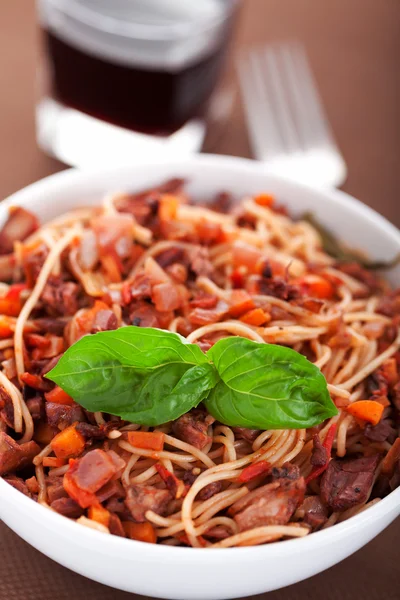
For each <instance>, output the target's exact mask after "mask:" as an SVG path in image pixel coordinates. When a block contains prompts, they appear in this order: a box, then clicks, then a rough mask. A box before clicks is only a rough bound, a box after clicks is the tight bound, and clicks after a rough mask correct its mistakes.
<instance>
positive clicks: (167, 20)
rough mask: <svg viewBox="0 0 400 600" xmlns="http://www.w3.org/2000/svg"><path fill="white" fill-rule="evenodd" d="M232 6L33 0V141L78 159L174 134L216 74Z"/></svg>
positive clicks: (137, 148) (222, 1)
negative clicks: (36, 34)
mask: <svg viewBox="0 0 400 600" xmlns="http://www.w3.org/2000/svg"><path fill="white" fill-rule="evenodd" d="M236 6H237V2H236V1H235V0H39V2H38V9H39V19H40V24H41V29H42V33H43V40H44V44H43V47H44V50H45V52H44V59H45V60H44V68H43V69H41V74H42V77H40V81H41V86H40V87H41V98H40V101H39V103H38V106H37V137H38V142H39V145H40V146H41V147H42V148H43V149H45V150H46V151H47V152H49V153H50V154H53V155H55V156H57V157H58V158H60V159H61V160H64V161H65V162H69V163H70V164H74V165H76V166H84V165H85V164H92V163H93V162H94V161H95V160H96V157H98V156H99V155H100V154H101V153H102V152H103V155H104V156H105V155H106V154H109V155H110V156H114V157H115V156H119V155H122V154H124V156H126V155H127V154H128V155H129V154H131V153H135V152H138V153H141V152H144V151H145V148H148V149H149V151H151V148H152V147H153V146H154V144H152V143H149V139H150V138H151V141H152V142H153V140H157V141H160V140H162V141H164V142H165V141H166V140H169V139H173V140H177V139H178V136H177V134H176V133H177V132H179V131H181V130H184V129H185V128H186V129H187V128H188V127H189V128H190V125H192V130H193V123H194V122H196V121H195V120H196V119H197V120H198V119H203V118H204V115H205V114H206V112H207V107H208V105H209V102H210V98H211V96H212V92H213V90H214V88H215V86H216V83H217V81H218V77H219V74H220V72H221V67H222V64H223V61H224V57H225V55H226V51H227V47H228V41H229V37H230V33H231V31H232V24H233V20H234V15H235V12H236ZM42 64H43V63H42ZM197 122H198V121H197ZM192 130H191V131H192ZM133 132H135V133H134V134H133ZM174 133H175V136H172V135H171V134H174ZM129 134H131V135H129ZM145 138H146V139H145ZM145 142H146V143H145ZM189 145H190V144H189ZM105 147H106V148H107V151H105ZM160 147H161V146H160ZM164 147H165V146H164ZM102 149H103V150H102ZM126 157H127V156H126Z"/></svg>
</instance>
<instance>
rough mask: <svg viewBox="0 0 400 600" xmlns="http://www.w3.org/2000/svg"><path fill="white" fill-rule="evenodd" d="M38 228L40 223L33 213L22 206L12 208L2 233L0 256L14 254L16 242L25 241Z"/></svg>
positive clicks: (0, 236)
mask: <svg viewBox="0 0 400 600" xmlns="http://www.w3.org/2000/svg"><path fill="white" fill-rule="evenodd" d="M38 227H39V221H38V220H37V218H36V217H35V215H33V214H32V213H31V212H29V211H28V210H25V208H22V207H21V206H17V207H12V208H10V214H9V217H8V219H7V221H6V222H5V224H4V226H3V229H2V230H1V231H0V254H8V253H10V252H12V251H13V248H14V242H17V241H18V242H22V241H24V240H25V239H26V238H27V237H28V235H30V234H31V233H33V232H34V231H36V229H37V228H38Z"/></svg>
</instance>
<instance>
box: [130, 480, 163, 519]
mask: <svg viewBox="0 0 400 600" xmlns="http://www.w3.org/2000/svg"><path fill="white" fill-rule="evenodd" d="M171 499H172V496H171V494H170V492H169V490H159V489H157V488H155V487H152V486H145V485H139V484H138V485H130V486H129V487H128V489H127V491H126V498H125V504H126V506H127V507H128V509H129V511H130V513H131V515H132V518H133V520H134V521H135V522H136V523H144V522H145V521H146V517H145V514H146V512H147V511H148V510H152V511H153V512H155V513H157V514H158V515H165V514H166V512H167V510H168V504H169V503H170V501H171Z"/></svg>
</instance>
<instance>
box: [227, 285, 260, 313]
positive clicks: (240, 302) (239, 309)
mask: <svg viewBox="0 0 400 600" xmlns="http://www.w3.org/2000/svg"><path fill="white" fill-rule="evenodd" d="M229 303H230V307H229V314H230V315H231V316H232V317H240V316H241V315H243V314H244V313H246V312H248V311H250V310H252V309H253V308H255V304H254V300H253V299H252V297H251V296H250V295H249V294H248V293H247V292H246V291H245V290H232V291H231V293H230V297H229Z"/></svg>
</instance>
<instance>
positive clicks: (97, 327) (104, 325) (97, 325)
mask: <svg viewBox="0 0 400 600" xmlns="http://www.w3.org/2000/svg"><path fill="white" fill-rule="evenodd" d="M117 327H118V319H117V317H116V316H115V314H114V312H113V311H112V310H99V311H98V312H97V313H96V315H95V317H94V321H93V325H92V333H96V332H97V331H110V330H112V329H117Z"/></svg>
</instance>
